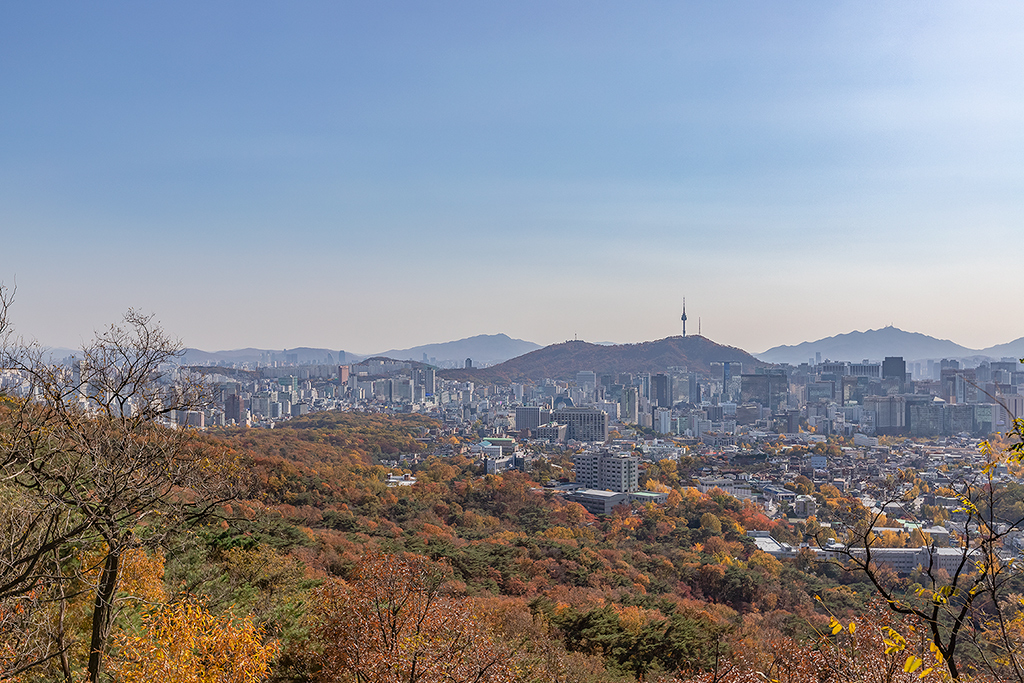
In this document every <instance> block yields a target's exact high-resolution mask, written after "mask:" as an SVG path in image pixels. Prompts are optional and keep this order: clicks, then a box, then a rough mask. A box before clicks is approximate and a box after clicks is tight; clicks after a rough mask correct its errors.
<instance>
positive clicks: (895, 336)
mask: <svg viewBox="0 0 1024 683" xmlns="http://www.w3.org/2000/svg"><path fill="white" fill-rule="evenodd" d="M816 353H820V354H821V358H822V360H824V359H826V358H827V359H829V360H836V361H861V360H864V359H865V358H867V359H870V360H882V359H883V358H885V357H886V356H902V357H903V358H904V359H906V360H925V359H938V358H971V357H975V356H987V357H989V358H993V359H997V360H998V359H999V358H1002V357H1013V358H1020V357H1022V356H1024V337H1021V338H1020V339H1016V340H1014V341H1012V342H1009V343H1007V344H999V345H997V346H990V347H989V348H987V349H970V348H967V347H966V346H962V345H960V344H957V343H955V342H953V341H950V340H948V339H936V338H935V337H931V336H928V335H926V334H921V333H920V332H907V331H905V330H901V329H899V328H898V327H893V326H892V325H889V326H888V327H883V328H881V329H877V330H867V331H864V332H859V331H854V332H847V333H846V334H837V335H835V336H832V337H826V338H824V339H818V340H817V341H811V342H803V343H800V344H795V345H792V346H776V347H774V348H771V349H768V350H767V351H765V352H763V353H758V354H755V355H756V356H757V358H758V359H760V360H762V361H764V362H767V363H791V364H794V365H797V364H800V363H806V362H807V361H808V360H810V359H812V358H815V357H816V356H815V354H816Z"/></svg>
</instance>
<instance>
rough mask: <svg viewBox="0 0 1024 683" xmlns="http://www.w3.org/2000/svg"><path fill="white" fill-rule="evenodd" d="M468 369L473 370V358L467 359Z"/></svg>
mask: <svg viewBox="0 0 1024 683" xmlns="http://www.w3.org/2000/svg"><path fill="white" fill-rule="evenodd" d="M466 369H467V370H472V369H473V359H472V358H467V359H466Z"/></svg>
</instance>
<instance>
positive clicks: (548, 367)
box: [441, 336, 764, 383]
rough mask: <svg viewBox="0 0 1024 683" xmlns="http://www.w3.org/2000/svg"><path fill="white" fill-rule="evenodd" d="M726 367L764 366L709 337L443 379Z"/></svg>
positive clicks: (568, 352)
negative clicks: (719, 364) (721, 364)
mask: <svg viewBox="0 0 1024 683" xmlns="http://www.w3.org/2000/svg"><path fill="white" fill-rule="evenodd" d="M722 361H730V362H740V363H743V367H744V368H754V367H760V366H763V365H764V363H763V362H762V361H759V360H757V359H756V358H754V357H753V356H752V355H750V354H749V353H747V352H746V351H743V350H742V349H737V348H735V347H732V346H723V345H722V344H716V343H715V342H713V341H711V340H710V339H708V338H707V337H702V336H688V337H682V336H675V337H666V338H665V339H659V340H657V341H649V342H642V343H639V344H614V345H600V344H590V343H587V342H584V341H567V342H563V343H561V344H552V345H551V346H546V347H544V348H543V349H538V350H536V351H531V352H530V353H527V354H524V355H522V356H518V357H516V358H513V359H511V360H508V361H505V362H504V363H501V364H499V365H494V366H491V367H489V368H479V369H476V368H474V369H457V370H443V371H441V374H442V376H444V377H446V378H448V379H454V380H460V381H475V382H485V383H486V382H510V381H511V382H537V381H540V380H542V379H544V378H545V377H551V378H553V379H563V380H570V379H575V378H576V373H577V372H579V371H581V370H593V371H594V372H597V373H598V374H602V373H611V374H616V373H620V372H660V371H663V370H664V369H665V368H668V367H680V366H684V367H687V368H689V369H690V370H695V371H700V372H708V370H709V369H710V366H711V364H712V363H715V362H722Z"/></svg>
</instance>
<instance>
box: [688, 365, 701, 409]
mask: <svg viewBox="0 0 1024 683" xmlns="http://www.w3.org/2000/svg"><path fill="white" fill-rule="evenodd" d="M689 388H690V391H689V394H690V403H693V404H697V403H700V385H699V384H697V373H696V372H691V373H690V387H689Z"/></svg>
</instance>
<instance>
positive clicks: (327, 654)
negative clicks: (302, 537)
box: [307, 553, 515, 683]
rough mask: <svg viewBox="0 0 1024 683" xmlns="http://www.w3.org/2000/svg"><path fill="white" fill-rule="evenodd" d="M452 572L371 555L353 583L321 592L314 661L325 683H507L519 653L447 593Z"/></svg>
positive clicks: (417, 559) (316, 602)
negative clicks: (511, 651)
mask: <svg viewBox="0 0 1024 683" xmlns="http://www.w3.org/2000/svg"><path fill="white" fill-rule="evenodd" d="M447 575H448V572H447V568H446V567H445V566H444V565H440V564H437V563H434V562H431V561H430V560H429V559H427V558H424V557H421V556H415V555H405V556H398V555H383V554H377V553H371V554H367V555H366V556H364V557H363V558H362V560H361V561H360V563H359V564H358V565H357V567H356V569H355V573H354V576H353V580H351V581H348V582H346V581H341V580H332V581H329V582H327V583H325V584H324V585H323V586H321V587H320V588H319V589H318V590H317V592H316V594H315V596H314V599H313V602H312V605H311V616H312V628H311V631H310V639H309V641H308V643H307V648H308V651H307V657H308V663H309V666H310V669H311V673H312V675H313V677H314V679H315V680H317V681H321V682H322V683H342V682H349V681H352V682H360V683H361V682H363V681H373V683H434V682H435V681H436V682H438V683H440V682H441V681H444V682H445V683H470V682H471V681H472V682H476V683H503V682H504V681H511V680H512V679H513V678H514V674H515V670H514V667H513V665H512V663H511V653H510V652H509V651H508V650H507V649H506V648H505V647H504V646H503V645H502V644H501V643H499V642H498V641H497V640H495V638H494V637H493V636H492V635H491V634H490V633H489V632H488V631H487V629H486V628H485V626H484V624H483V622H482V621H481V620H480V619H479V618H477V616H476V615H475V614H474V610H473V605H472V603H471V602H470V601H469V600H467V599H466V598H460V597H457V596H453V595H449V594H448V593H446V591H445V580H446V578H447Z"/></svg>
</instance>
